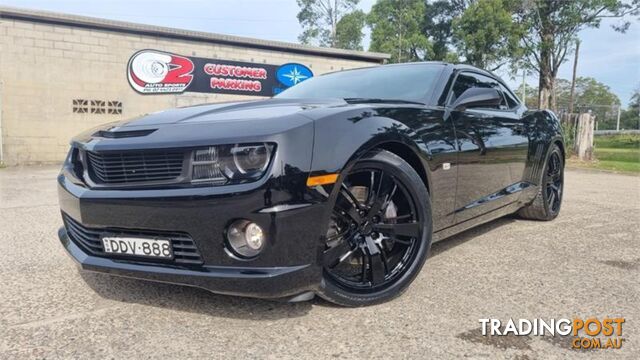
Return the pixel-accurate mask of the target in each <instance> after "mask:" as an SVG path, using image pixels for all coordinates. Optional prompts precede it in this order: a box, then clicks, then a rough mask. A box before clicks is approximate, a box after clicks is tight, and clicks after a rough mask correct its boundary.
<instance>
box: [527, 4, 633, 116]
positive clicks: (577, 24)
mask: <svg viewBox="0 0 640 360" xmlns="http://www.w3.org/2000/svg"><path fill="white" fill-rule="evenodd" d="M517 3H518V6H517V7H516V11H515V14H516V22H517V23H518V24H519V25H520V26H522V27H523V28H524V29H526V31H523V32H522V46H523V52H524V58H525V60H526V62H525V63H526V65H527V66H528V67H529V68H530V69H533V70H535V71H537V72H538V74H539V78H540V94H541V99H540V104H539V105H540V107H541V108H549V107H554V105H555V101H554V100H555V99H554V93H553V91H552V89H553V83H554V80H555V78H556V76H557V74H558V69H559V68H560V65H562V63H563V62H564V61H565V60H566V55H567V52H568V51H569V50H570V49H571V47H572V46H573V44H574V42H575V39H576V38H577V35H578V33H579V32H580V31H581V30H583V29H585V28H592V27H599V26H600V23H601V21H602V19H603V18H605V17H616V18H623V17H625V16H627V15H636V14H638V9H639V8H640V0H632V1H622V0H580V1H557V0H533V1H518V2H517ZM628 27H629V22H623V23H622V24H620V25H618V26H616V27H615V29H616V30H618V31H625V30H626V29H627V28H628Z"/></svg>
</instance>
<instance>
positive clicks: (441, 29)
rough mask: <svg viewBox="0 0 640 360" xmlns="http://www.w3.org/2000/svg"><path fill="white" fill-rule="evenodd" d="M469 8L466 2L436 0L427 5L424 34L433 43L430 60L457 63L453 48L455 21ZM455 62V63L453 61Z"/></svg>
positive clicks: (423, 25) (464, 0)
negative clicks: (453, 24)
mask: <svg viewBox="0 0 640 360" xmlns="http://www.w3.org/2000/svg"><path fill="white" fill-rule="evenodd" d="M466 7H467V1H466V0H452V1H449V0H436V1H427V2H426V3H425V11H424V18H423V22H422V32H423V33H424V34H425V36H427V38H428V39H429V41H431V43H432V54H431V58H430V59H429V60H438V61H447V62H457V61H458V58H457V54H456V52H455V51H454V50H452V47H453V39H452V36H453V28H452V23H453V19H454V18H456V17H458V16H460V15H461V14H462V12H463V11H464V9H466ZM451 60H453V61H451Z"/></svg>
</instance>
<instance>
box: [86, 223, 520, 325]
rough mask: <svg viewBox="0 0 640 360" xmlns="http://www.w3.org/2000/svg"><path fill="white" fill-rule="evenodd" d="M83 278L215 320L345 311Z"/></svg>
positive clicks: (95, 286)
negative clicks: (318, 311) (319, 309)
mask: <svg viewBox="0 0 640 360" xmlns="http://www.w3.org/2000/svg"><path fill="white" fill-rule="evenodd" d="M514 221H516V218H515V217H503V218H500V219H497V220H493V221H491V222H488V223H486V224H483V225H480V226H477V227H475V228H472V229H469V230H467V231H464V232H462V233H460V234H457V235H454V236H452V237H450V238H448V239H445V240H442V241H439V242H437V243H434V244H433V245H432V246H431V253H430V257H435V256H439V255H442V254H443V253H445V252H447V251H448V250H450V249H452V248H454V247H456V246H459V245H462V244H464V243H465V242H467V241H469V240H471V239H473V238H474V237H476V236H479V235H482V234H485V233H487V232H490V231H492V230H493V229H496V228H499V227H501V226H504V225H507V224H510V223H512V222H514ZM427 266H428V263H427ZM80 276H81V277H82V279H83V280H84V281H85V283H86V284H87V285H88V286H89V287H90V288H91V289H92V290H93V291H95V292H96V293H97V294H98V295H99V296H101V297H102V298H105V299H109V300H113V301H118V302H124V303H135V304H140V305H147V306H153V307H159V308H166V309H171V310H176V311H186V312H191V313H199V314H203V315H207V316H213V317H225V318H234V319H246V320H258V321H261V320H265V321H272V320H278V319H283V318H295V317H300V316H305V315H306V314H307V313H309V311H311V309H312V308H313V306H314V305H320V306H323V307H334V308H342V307H340V306H338V305H334V304H331V303H329V302H327V301H324V300H322V299H320V298H319V297H317V296H316V297H315V298H314V299H313V300H312V301H306V302H299V303H288V302H279V301H275V300H265V299H256V298H245V297H238V296H230V295H218V294H214V293H211V292H209V291H206V290H203V289H199V288H195V287H190V286H182V285H175V284H165V283H159V282H151V281H144V280H137V279H130V278H124V277H119V276H112V275H108V274H101V273H92V272H85V271H80Z"/></svg>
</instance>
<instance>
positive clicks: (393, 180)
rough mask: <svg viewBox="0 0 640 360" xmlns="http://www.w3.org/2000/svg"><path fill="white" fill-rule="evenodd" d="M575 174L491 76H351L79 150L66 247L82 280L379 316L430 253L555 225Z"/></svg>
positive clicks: (419, 67)
mask: <svg viewBox="0 0 640 360" xmlns="http://www.w3.org/2000/svg"><path fill="white" fill-rule="evenodd" d="M564 159H565V149H564V143H563V137H562V132H561V127H560V123H559V121H558V119H557V117H556V116H555V115H554V114H553V113H552V112H550V111H544V110H543V111H529V110H528V109H527V108H526V107H525V105H524V104H523V103H522V102H521V100H519V99H518V97H517V96H516V95H515V94H514V93H513V92H512V91H511V90H510V89H509V88H508V87H507V85H506V84H505V83H504V82H503V81H502V80H501V79H500V78H498V77H496V76H495V75H493V74H492V73H490V72H487V71H483V70H481V69H477V68H474V67H471V66H466V65H454V64H446V63H432V62H427V63H412V64H398V65H383V66H377V67H370V68H362V69H355V70H347V71H340V72H335V73H331V74H326V75H321V76H317V77H314V78H311V79H308V80H305V81H303V82H300V83H299V84H297V85H295V86H293V87H291V88H289V89H288V90H285V91H284V92H282V93H280V94H278V95H277V96H275V97H273V98H271V99H266V100H258V101H247V102H229V103H217V104H206V105H200V106H192V107H185V108H178V109H172V110H167V111H161V112H157V113H152V114H147V115H144V116H142V117H139V118H136V119H132V120H129V121H123V122H118V123H112V124H108V125H105V126H102V127H100V128H97V129H92V130H90V131H88V132H85V133H84V134H81V135H79V136H77V137H75V138H74V139H73V140H72V141H71V150H70V151H69V154H68V156H67V159H66V161H65V163H64V165H63V168H62V171H61V173H60V175H59V176H58V179H57V181H58V190H59V191H58V193H59V200H60V207H61V212H62V219H63V224H64V226H63V227H62V228H61V229H60V230H59V233H58V236H59V238H60V240H61V242H62V245H63V246H64V247H65V249H66V251H67V252H68V253H69V254H70V255H71V257H72V258H73V259H75V260H76V262H77V263H78V264H79V266H80V267H81V268H82V269H83V270H88V271H95V272H103V273H108V274H113V275H119V276H125V277H131V278H138V279H146V280H152V281H160V282H168V283H175V284H183V285H189V286H195V287H200V288H204V289H207V290H210V291H212V292H215V293H221V294H230V295H240V296H251V297H261V298H274V299H284V300H288V301H304V300H309V299H311V298H312V297H314V295H319V296H321V297H322V298H324V299H326V300H328V301H331V302H334V303H337V304H340V305H344V306H361V305H370V304H375V303H380V302H384V301H387V300H389V299H391V298H393V297H395V296H397V295H399V294H401V293H402V292H403V291H404V290H405V289H407V287H408V286H409V284H410V283H411V282H412V281H413V280H414V279H415V278H416V276H417V275H418V273H419V272H420V270H421V268H422V266H423V264H424V262H425V260H426V259H427V256H428V254H429V249H430V247H431V244H432V243H433V242H435V241H438V240H442V239H445V238H447V237H450V236H452V235H454V234H457V233H459V232H461V231H464V230H466V229H469V228H471V227H474V226H477V225H479V224H482V223H485V222H488V221H491V220H493V219H496V218H498V217H502V216H505V215H509V214H513V213H517V214H518V216H520V217H523V218H526V219H534V220H552V219H554V218H555V217H556V216H557V215H558V212H559V211H560V206H561V202H562V194H563V168H564ZM436 273H437V271H436ZM464 275H468V274H464ZM452 286H455V284H453V285H452Z"/></svg>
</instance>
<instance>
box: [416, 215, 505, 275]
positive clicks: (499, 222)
mask: <svg viewBox="0 0 640 360" xmlns="http://www.w3.org/2000/svg"><path fill="white" fill-rule="evenodd" d="M517 219H518V218H517V217H516V216H515V215H508V216H505V217H502V218H499V219H496V220H492V221H490V222H488V223H486V224H482V225H479V226H476V227H474V228H471V229H469V230H465V231H463V232H461V233H459V234H456V235H453V236H452V237H450V238H446V239H444V240H441V241H438V242H436V243H433V244H432V245H431V253H430V255H429V257H435V256H439V255H442V254H443V253H445V252H447V251H448V250H450V249H453V248H454V247H456V246H459V245H462V244H464V243H466V242H467V241H469V240H471V239H473V238H475V237H477V236H480V235H483V234H485V233H488V232H490V231H492V230H494V229H497V228H499V227H502V226H504V225H507V224H511V223H513V222H515V221H517ZM427 266H428V263H427Z"/></svg>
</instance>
